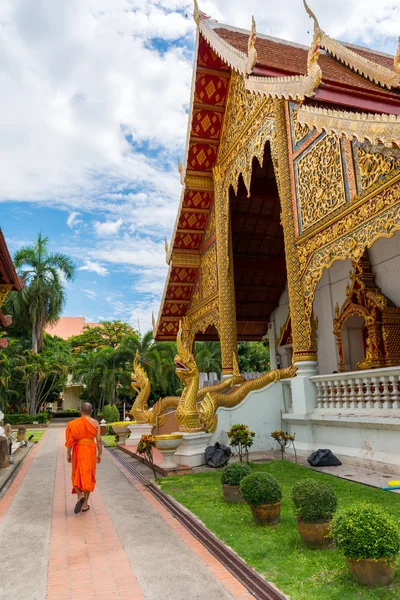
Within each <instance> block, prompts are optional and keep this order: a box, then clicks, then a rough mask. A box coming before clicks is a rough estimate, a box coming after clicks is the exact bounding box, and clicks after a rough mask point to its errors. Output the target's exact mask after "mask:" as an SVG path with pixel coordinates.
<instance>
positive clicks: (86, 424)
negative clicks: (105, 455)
mask: <svg viewBox="0 0 400 600" xmlns="http://www.w3.org/2000/svg"><path fill="white" fill-rule="evenodd" d="M92 411H93V406H92V405H91V404H90V402H84V403H83V404H82V406H81V415H82V416H81V417H79V419H75V420H74V421H70V422H69V423H68V426H67V429H66V432H65V439H66V442H65V445H66V447H67V448H68V451H67V461H68V462H69V463H70V462H72V493H73V494H77V495H78V502H77V503H76V505H75V509H74V513H75V514H76V515H77V514H79V513H80V512H81V511H82V512H87V511H88V510H89V509H90V506H89V504H88V500H89V496H90V492H93V490H94V488H95V485H96V462H97V463H101V453H102V450H103V447H102V444H101V437H100V426H99V423H98V422H97V421H96V419H92V417H91V414H92ZM95 440H96V441H95ZM96 448H97V457H96Z"/></svg>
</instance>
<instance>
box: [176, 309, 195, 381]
mask: <svg viewBox="0 0 400 600" xmlns="http://www.w3.org/2000/svg"><path fill="white" fill-rule="evenodd" d="M182 335H183V323H182V321H180V323H179V331H178V335H177V336H176V345H177V349H178V353H177V355H176V356H175V358H174V363H175V367H176V374H177V376H178V377H179V379H180V380H181V381H182V382H183V383H185V382H186V381H187V379H190V378H192V377H193V376H195V375H197V374H198V372H199V370H198V368H197V364H196V361H195V358H194V356H193V354H192V352H191V351H190V348H189V344H188V343H187V341H185V340H183V339H182Z"/></svg>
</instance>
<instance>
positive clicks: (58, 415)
mask: <svg viewBox="0 0 400 600" xmlns="http://www.w3.org/2000/svg"><path fill="white" fill-rule="evenodd" d="M51 416H52V418H53V419H67V418H69V417H80V416H81V413H80V412H79V410H60V411H58V412H54V413H52V415H51Z"/></svg>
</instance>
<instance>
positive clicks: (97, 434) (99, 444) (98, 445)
mask: <svg viewBox="0 0 400 600" xmlns="http://www.w3.org/2000/svg"><path fill="white" fill-rule="evenodd" d="M96 442H97V462H98V463H101V454H102V452H103V444H102V443H101V435H100V427H98V428H97V433H96Z"/></svg>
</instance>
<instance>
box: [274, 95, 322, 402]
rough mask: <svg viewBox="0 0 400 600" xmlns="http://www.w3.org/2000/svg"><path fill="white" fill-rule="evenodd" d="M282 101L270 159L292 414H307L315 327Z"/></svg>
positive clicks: (314, 359) (312, 388)
mask: <svg viewBox="0 0 400 600" xmlns="http://www.w3.org/2000/svg"><path fill="white" fill-rule="evenodd" d="M285 104H286V103H285V101H283V100H277V101H276V102H275V111H276V112H275V116H276V138H275V140H274V142H272V144H271V150H272V158H273V161H274V168H275V173H276V179H277V184H278V190H279V197H280V202H281V209H282V213H281V219H282V226H283V234H284V240H285V257H286V270H287V280H288V293H289V305H290V315H291V325H292V340H293V364H294V365H295V366H297V368H298V371H297V376H296V377H295V378H294V379H293V380H292V396H293V412H294V413H308V412H311V410H313V408H315V406H316V399H317V397H316V388H315V386H314V384H313V383H312V382H311V381H310V379H309V378H310V377H312V375H316V374H317V367H318V363H317V350H316V335H315V323H314V322H313V319H312V318H311V319H309V318H306V312H305V305H304V290H303V281H302V277H301V268H300V267H301V265H300V261H299V258H298V254H297V249H296V245H295V239H296V238H295V227H294V220H295V218H296V216H295V214H294V211H293V205H294V200H293V197H292V188H291V178H290V165H289V152H288V143H289V138H288V131H287V122H288V121H287V119H288V118H289V117H288V115H287V113H286V108H285Z"/></svg>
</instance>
